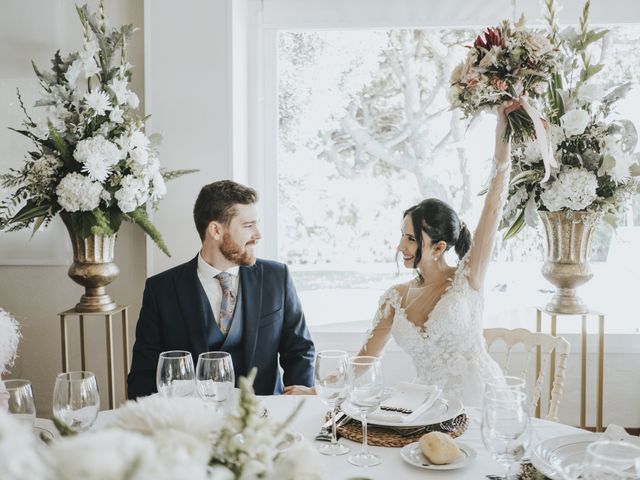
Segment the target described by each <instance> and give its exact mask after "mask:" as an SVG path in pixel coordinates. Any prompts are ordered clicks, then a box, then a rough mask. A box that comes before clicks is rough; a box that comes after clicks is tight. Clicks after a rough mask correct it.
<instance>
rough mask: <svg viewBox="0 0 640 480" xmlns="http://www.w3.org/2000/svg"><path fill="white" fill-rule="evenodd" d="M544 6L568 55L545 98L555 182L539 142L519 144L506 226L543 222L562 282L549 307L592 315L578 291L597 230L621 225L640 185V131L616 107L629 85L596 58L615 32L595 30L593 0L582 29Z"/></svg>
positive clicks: (548, 271)
mask: <svg viewBox="0 0 640 480" xmlns="http://www.w3.org/2000/svg"><path fill="white" fill-rule="evenodd" d="M545 6H546V19H547V22H548V25H549V32H550V38H551V41H552V43H553V45H554V46H555V48H557V49H558V50H560V51H561V52H562V54H563V58H564V59H565V60H564V62H563V63H562V65H561V66H560V67H559V68H558V70H557V72H556V73H555V74H554V75H553V76H552V77H551V80H550V82H549V89H548V93H547V96H546V97H545V99H544V113H545V115H546V117H547V118H548V122H549V125H548V129H549V132H550V135H549V137H550V140H551V142H550V143H551V149H552V152H553V154H554V157H555V159H556V162H557V165H556V166H555V167H554V168H553V170H552V172H551V173H552V174H551V177H550V179H549V181H548V182H546V183H544V182H541V180H542V179H544V178H545V175H548V171H547V169H546V167H545V162H544V159H543V155H542V154H541V152H540V149H539V147H538V145H537V144H535V143H533V142H526V141H525V142H520V143H516V144H515V145H514V148H513V150H512V154H513V156H512V160H513V169H512V172H511V179H510V186H509V192H508V202H507V205H506V207H505V209H504V212H503V220H502V227H503V228H504V229H505V230H506V233H505V238H507V239H508V238H510V237H512V236H514V235H516V234H517V233H518V232H520V231H521V230H522V229H523V228H524V226H525V225H527V224H529V225H535V224H536V223H537V219H538V217H540V218H541V219H542V222H543V225H544V228H545V233H546V239H547V259H546V261H545V263H544V265H543V267H542V273H543V275H544V276H545V278H547V279H548V280H549V281H550V282H551V283H553V284H554V285H555V286H556V287H558V290H557V292H556V294H555V295H554V297H553V299H552V301H551V302H550V303H549V304H548V305H547V306H546V309H547V310H548V311H550V312H553V313H566V314H575V313H585V312H587V311H588V308H587V306H586V305H585V304H584V303H583V302H582V301H581V300H580V298H579V297H577V295H576V293H575V289H576V287H577V286H579V285H581V284H583V283H585V282H587V281H588V280H589V279H591V277H592V276H593V274H592V273H591V268H590V266H589V262H588V258H589V252H590V245H591V237H592V233H593V227H594V225H595V224H596V223H597V221H598V220H599V219H601V218H603V217H604V218H605V219H606V220H607V221H608V222H609V223H611V224H615V219H616V213H617V212H618V211H619V210H620V209H621V208H622V207H623V206H624V204H625V202H626V201H627V199H629V198H630V196H631V194H632V193H633V192H637V191H638V189H639V186H640V182H639V180H640V177H639V176H638V175H640V165H639V164H638V159H639V157H638V154H636V153H634V151H635V148H636V143H637V133H636V129H635V127H634V125H633V123H631V122H630V121H628V120H625V119H622V118H620V117H619V116H618V115H617V114H616V111H615V104H616V102H618V101H619V100H621V99H622V98H624V96H625V94H626V93H627V91H628V90H629V88H630V84H628V83H624V84H617V85H616V84H611V83H606V82H605V81H603V79H602V78H601V75H598V73H599V72H600V71H601V70H602V68H603V67H604V65H603V64H602V63H599V62H597V61H594V55H593V51H594V50H595V49H596V47H597V45H598V44H600V46H601V49H603V50H604V51H605V52H606V41H607V35H608V32H607V31H606V30H595V29H591V28H589V26H588V18H589V7H590V2H589V0H586V1H585V3H584V8H583V10H582V15H581V17H580V22H579V27H578V29H575V28H573V27H569V28H566V29H564V30H563V31H562V32H561V31H560V29H559V27H558V22H557V15H556V8H555V3H554V0H545ZM603 56H604V55H602V50H601V58H602V57H603Z"/></svg>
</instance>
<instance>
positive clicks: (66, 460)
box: [0, 369, 321, 480]
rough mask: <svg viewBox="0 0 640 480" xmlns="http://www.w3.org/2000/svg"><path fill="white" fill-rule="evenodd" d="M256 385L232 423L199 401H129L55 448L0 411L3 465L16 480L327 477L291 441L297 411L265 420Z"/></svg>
mask: <svg viewBox="0 0 640 480" xmlns="http://www.w3.org/2000/svg"><path fill="white" fill-rule="evenodd" d="M253 378H255V369H254V371H253V372H252V373H250V374H249V376H248V378H241V379H240V395H239V397H236V398H235V401H233V402H232V406H231V407H230V413H229V415H227V416H226V417H220V416H219V415H218V414H217V413H216V410H215V409H213V408H210V405H207V404H206V403H204V402H203V401H201V400H200V399H197V398H166V397H160V396H151V397H146V398H140V399H138V400H136V401H130V402H127V403H126V404H125V405H124V406H123V407H121V408H119V409H118V410H116V411H115V418H114V419H113V421H112V422H111V423H110V424H109V425H108V426H106V427H105V428H104V429H102V430H96V431H89V432H84V433H79V434H73V433H71V432H70V430H65V429H60V432H61V433H62V434H63V436H62V437H61V438H58V439H55V440H53V441H52V442H50V445H48V446H47V445H45V444H43V443H42V442H39V441H37V439H36V437H35V436H34V435H33V433H32V432H31V429H29V428H28V427H25V426H24V425H23V424H21V423H19V422H17V421H16V420H14V419H13V418H11V416H10V415H9V414H7V413H4V412H0V464H1V465H3V469H5V470H7V468H8V470H7V472H5V473H10V474H13V473H14V472H15V476H13V475H12V476H11V478H15V479H22V478H25V479H27V478H38V479H44V480H63V479H68V478H83V479H86V480H125V479H127V480H143V479H151V478H153V479H156V480H163V479H167V480H169V479H171V480H173V479H177V478H188V479H190V480H199V479H202V480H234V479H238V480H240V479H242V480H249V479H255V478H262V479H274V480H275V479H278V480H280V479H283V480H294V479H297V478H302V477H304V478H309V479H311V478H320V474H319V473H318V472H320V470H321V463H320V461H319V454H318V453H317V452H316V451H315V449H314V448H313V447H312V446H311V445H310V444H308V443H307V442H304V441H300V442H293V444H290V443H291V442H290V441H288V439H287V432H286V427H287V425H288V423H289V421H290V420H291V418H292V416H293V415H295V414H296V413H297V410H296V411H294V412H293V414H292V416H291V417H289V419H287V420H285V421H284V422H282V423H281V422H276V421H274V420H271V419H269V418H267V417H265V415H264V412H263V410H264V409H263V408H262V406H261V404H260V402H259V401H258V399H257V398H256V397H255V395H254V393H253V389H252V382H253ZM229 401H231V400H229ZM18 447H19V448H18ZM7 462H8V463H7ZM5 470H3V471H5Z"/></svg>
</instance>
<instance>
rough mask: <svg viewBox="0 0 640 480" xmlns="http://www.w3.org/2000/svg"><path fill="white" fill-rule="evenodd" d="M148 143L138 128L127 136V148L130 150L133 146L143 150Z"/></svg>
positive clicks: (147, 146)
mask: <svg viewBox="0 0 640 480" xmlns="http://www.w3.org/2000/svg"><path fill="white" fill-rule="evenodd" d="M149 143H150V142H149V139H148V138H147V136H146V135H145V134H144V133H142V132H141V131H140V130H136V131H135V132H133V133H132V134H131V136H130V137H129V148H130V149H132V150H133V149H134V148H142V149H144V150H147V149H148V148H149Z"/></svg>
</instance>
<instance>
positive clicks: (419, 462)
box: [400, 442, 478, 470]
mask: <svg viewBox="0 0 640 480" xmlns="http://www.w3.org/2000/svg"><path fill="white" fill-rule="evenodd" d="M456 444H457V445H458V448H459V449H460V451H461V452H462V455H460V457H458V459H457V460H456V461H455V462H453V463H447V464H445V465H436V464H433V463H431V462H430V461H429V460H427V457H425V456H424V454H423V453H422V450H421V449H420V443H418V442H413V443H410V444H409V445H405V446H404V447H402V449H401V450H400V456H401V457H402V459H403V460H404V461H405V462H407V463H410V464H411V465H413V466H415V467H418V468H426V469H428V470H455V469H457V468H462V467H465V466H467V465H468V464H470V463H471V462H472V461H473V459H474V458H476V457H477V456H478V453H477V452H476V451H475V450H474V449H473V448H471V447H470V446H469V445H466V444H464V443H459V442H456Z"/></svg>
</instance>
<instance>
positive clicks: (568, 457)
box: [531, 432, 640, 480]
mask: <svg viewBox="0 0 640 480" xmlns="http://www.w3.org/2000/svg"><path fill="white" fill-rule="evenodd" d="M601 438H602V434H601V433H588V432H585V433H576V434H573V435H563V436H560V437H554V438H550V439H548V440H545V441H544V442H541V443H539V444H538V445H536V447H535V448H534V449H533V451H532V452H531V463H532V464H533V466H534V467H536V469H537V470H538V471H539V472H541V473H543V474H544V475H545V476H547V477H549V478H551V479H552V480H561V478H560V476H559V475H558V472H556V471H555V469H554V468H553V462H554V461H557V460H559V459H562V460H563V461H568V462H569V463H580V462H581V461H582V460H583V459H584V455H585V453H586V451H587V447H588V446H589V444H590V443H593V442H595V441H596V440H599V439H601ZM627 440H628V441H630V442H632V443H635V444H636V445H638V446H640V438H637V437H629V438H628V439H627Z"/></svg>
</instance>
